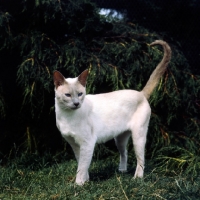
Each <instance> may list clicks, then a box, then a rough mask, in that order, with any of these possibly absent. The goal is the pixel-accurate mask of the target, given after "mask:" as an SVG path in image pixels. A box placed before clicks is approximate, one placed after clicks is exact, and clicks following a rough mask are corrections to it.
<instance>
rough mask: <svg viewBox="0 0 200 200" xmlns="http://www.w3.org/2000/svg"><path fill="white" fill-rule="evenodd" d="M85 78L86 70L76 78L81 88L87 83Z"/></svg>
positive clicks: (86, 75)
mask: <svg viewBox="0 0 200 200" xmlns="http://www.w3.org/2000/svg"><path fill="white" fill-rule="evenodd" d="M87 77H88V69H86V70H85V71H83V72H82V73H81V74H80V75H79V76H78V81H79V82H80V83H81V85H82V86H83V87H85V86H86V83H87Z"/></svg>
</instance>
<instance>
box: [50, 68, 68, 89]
mask: <svg viewBox="0 0 200 200" xmlns="http://www.w3.org/2000/svg"><path fill="white" fill-rule="evenodd" d="M53 81H54V85H55V87H56V89H57V88H58V87H59V86H61V85H63V84H64V82H65V77H64V76H63V75H62V74H61V73H60V72H59V71H54V72H53Z"/></svg>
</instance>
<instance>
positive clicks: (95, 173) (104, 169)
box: [89, 163, 135, 182]
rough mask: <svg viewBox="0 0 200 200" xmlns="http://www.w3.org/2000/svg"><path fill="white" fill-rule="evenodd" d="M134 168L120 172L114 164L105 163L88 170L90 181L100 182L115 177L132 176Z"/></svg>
mask: <svg viewBox="0 0 200 200" xmlns="http://www.w3.org/2000/svg"><path fill="white" fill-rule="evenodd" d="M134 171H135V167H134V166H133V167H131V168H129V169H128V170H127V171H126V172H120V171H119V170H118V165H116V163H106V164H105V165H102V166H95V167H92V168H91V169H90V170H89V175H90V181H93V182H101V181H106V180H108V179H111V178H113V177H114V176H116V175H132V176H133V175H134Z"/></svg>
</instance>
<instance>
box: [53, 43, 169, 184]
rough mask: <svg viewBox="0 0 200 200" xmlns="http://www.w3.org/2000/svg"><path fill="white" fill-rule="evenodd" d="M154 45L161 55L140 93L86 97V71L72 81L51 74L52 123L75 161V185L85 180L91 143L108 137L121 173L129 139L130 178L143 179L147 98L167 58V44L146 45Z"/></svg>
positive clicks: (158, 78) (120, 91) (59, 74)
mask: <svg viewBox="0 0 200 200" xmlns="http://www.w3.org/2000/svg"><path fill="white" fill-rule="evenodd" d="M157 44H160V45H162V47H163V49H164V56H163V59H162V61H161V62H160V63H159V64H158V66H157V67H156V69H155V70H154V71H153V73H152V75H151V77H150V79H149V80H148V82H147V84H146V86H145V87H144V88H143V90H142V91H141V92H138V91H135V90H119V91H114V92H110V93H105V94H96V95H86V89H85V87H86V81H87V76H88V70H85V71H83V72H82V73H81V74H80V75H79V76H78V77H76V78H67V79H65V78H64V76H63V75H62V74H61V73H60V72H58V71H55V72H54V74H53V78H54V85H55V111H56V124H57V127H58V129H59V130H60V132H61V134H62V136H63V137H64V138H65V139H66V141H67V142H68V143H69V144H70V145H71V147H72V149H73V151H74V154H75V157H76V160H77V162H78V169H77V175H76V183H77V184H78V185H82V184H84V183H85V182H86V181H88V180H89V174H88V169H89V166H90V163H91V159H92V155H93V151H94V147H95V144H96V143H102V142H106V141H108V140H110V139H112V138H114V139H115V143H116V145H117V148H118V150H119V152H120V163H119V170H120V171H122V172H123V171H126V170H127V150H126V145H127V142H128V139H129V137H130V136H132V140H133V145H134V150H135V154H136V158H137V167H136V171H135V175H134V177H135V178H136V177H143V173H144V151H145V143H146V135H147V130H148V124H149V119H150V115H151V109H150V106H149V103H148V101H147V99H148V98H149V97H150V94H151V93H152V92H153V89H154V88H155V87H156V86H157V84H158V82H159V80H160V77H161V76H162V75H163V73H164V72H165V70H166V68H167V65H168V63H169V61H170V58H171V49H170V47H169V45H168V44H167V43H166V42H164V41H162V40H156V41H155V42H153V43H152V44H150V45H151V46H152V45H157Z"/></svg>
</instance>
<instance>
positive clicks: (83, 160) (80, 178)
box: [76, 141, 95, 185]
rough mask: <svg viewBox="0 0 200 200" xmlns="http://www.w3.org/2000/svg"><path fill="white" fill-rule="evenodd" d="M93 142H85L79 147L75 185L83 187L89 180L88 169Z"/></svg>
mask: <svg viewBox="0 0 200 200" xmlns="http://www.w3.org/2000/svg"><path fill="white" fill-rule="evenodd" d="M94 147H95V141H87V142H85V143H83V144H81V146H80V154H79V162H78V169H77V175H76V184H78V185H83V184H84V183H85V182H86V181H88V180H89V173H88V169H89V166H90V163H91V160H92V155H93V152H94Z"/></svg>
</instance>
